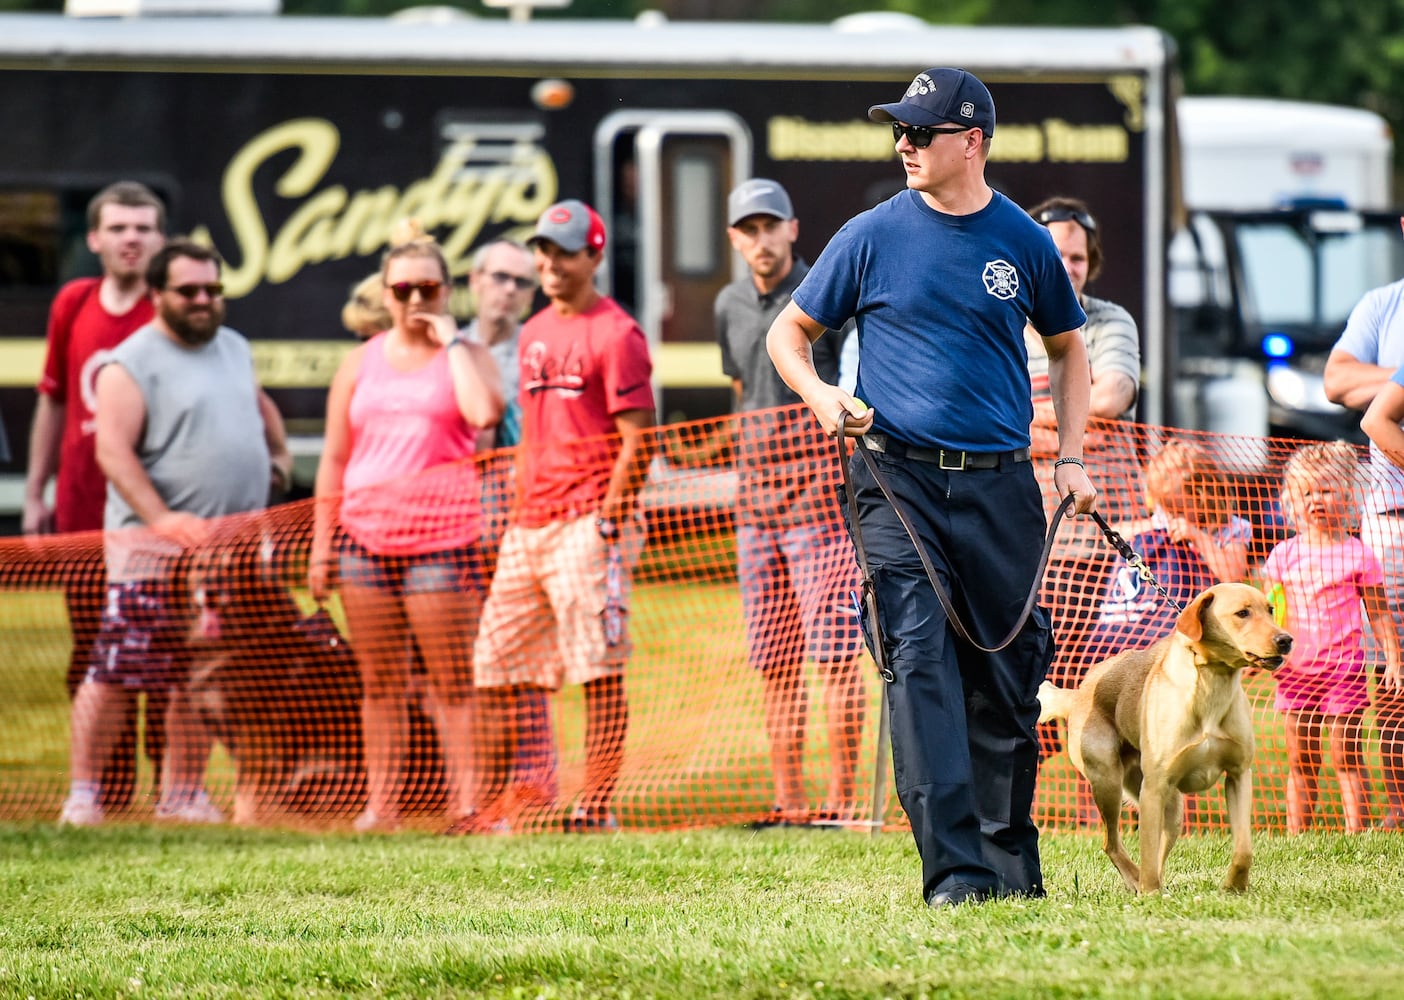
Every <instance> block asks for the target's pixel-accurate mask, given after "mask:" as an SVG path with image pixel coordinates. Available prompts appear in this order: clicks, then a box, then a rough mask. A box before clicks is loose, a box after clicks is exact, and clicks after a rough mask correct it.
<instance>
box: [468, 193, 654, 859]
mask: <svg viewBox="0 0 1404 1000" xmlns="http://www.w3.org/2000/svg"><path fill="white" fill-rule="evenodd" d="M527 242H528V244H529V245H530V246H531V247H532V253H533V257H534V260H535V263H536V269H537V272H538V273H539V274H540V276H541V290H542V292H544V293H545V294H546V296H547V297H548V298H549V299H550V304H549V305H548V306H547V307H546V308H545V309H542V310H541V311H540V312H539V313H537V314H536V315H535V316H533V317H532V318H531V319H529V320H527V322H526V324H525V325H524V326H523V327H522V331H521V337H520V344H521V347H520V353H519V364H520V369H521V379H520V382H519V390H518V396H519V399H520V401H521V407H522V437H521V446H520V447H519V448H518V449H517V499H516V505H515V507H514V508H513V511H512V517H511V525H510V526H509V527H508V529H507V532H506V534H505V535H504V536H503V539H502V549H501V552H500V554H499V557H498V563H497V572H496V574H495V575H494V577H493V581H492V587H491V589H490V590H489V592H488V597H487V602H486V604H485V605H484V607H483V614H482V619H481V623H480V626H479V629H478V639H477V643H476V646H475V649H474V656H473V660H474V678H475V682H476V683H477V685H478V686H479V687H480V688H483V689H484V690H485V694H486V692H489V691H490V692H491V694H486V697H487V698H490V699H492V701H491V702H489V707H488V708H487V709H486V711H487V712H488V713H490V714H491V715H493V716H494V717H495V718H494V721H493V722H491V723H489V724H488V725H486V726H484V727H483V729H484V730H485V731H483V732H480V733H479V740H480V744H481V750H482V756H483V760H484V762H485V767H484V770H483V781H484V787H483V790H482V792H483V794H481V795H480V796H479V798H478V801H479V802H480V803H483V804H484V805H487V804H488V802H489V800H490V798H491V797H492V796H494V795H496V794H497V793H499V792H500V791H501V789H502V787H503V784H504V783H505V780H506V773H507V771H508V770H509V767H510V762H511V760H512V757H513V747H512V743H513V737H512V735H511V733H512V730H513V728H514V727H513V726H512V725H511V720H510V717H509V714H508V713H509V712H510V709H511V706H512V704H513V696H514V694H516V693H517V692H520V691H521V690H523V689H530V688H539V689H545V690H551V691H554V690H557V689H558V688H560V686H561V684H562V683H570V684H582V685H584V688H585V727H586V728H585V787H584V789H583V791H582V792H581V797H580V800H579V802H578V804H577V806H576V808H575V810H574V811H573V812H572V813H571V814H570V815H569V816H568V817H567V819H566V824H565V828H566V830H568V831H586V830H602V829H607V828H610V827H612V826H614V825H615V820H614V817H613V815H612V813H611V812H610V803H611V802H612V800H613V797H614V790H615V786H616V785H617V784H618V782H619V774H620V770H621V767H622V765H623V761H624V737H625V734H626V732H627V730H628V712H629V709H628V701H627V699H626V698H625V694H624V664H625V663H626V662H627V661H628V658H629V651H630V644H629V636H628V630H627V628H626V627H625V624H624V616H625V608H626V607H627V601H628V589H629V581H628V570H627V566H628V564H629V561H630V560H629V559H628V558H627V557H626V553H632V552H636V551H637V549H638V547H639V545H640V543H641V532H639V531H638V530H636V528H635V525H634V517H633V515H634V513H635V499H636V495H637V493H638V490H639V487H640V486H642V485H643V479H644V474H645V472H646V470H647V466H648V457H649V456H648V451H649V449H648V445H647V442H646V440H645V437H646V435H645V433H644V432H645V431H646V429H647V428H649V427H650V426H652V424H653V413H654V405H653V385H652V375H653V365H652V362H651V361H650V359H649V354H648V343H647V341H646V340H645V338H644V334H643V331H642V330H640V329H639V326H638V324H637V323H635V322H634V320H633V319H632V318H631V317H630V316H629V314H628V313H626V312H625V311H624V310H623V309H622V308H621V307H620V306H619V305H618V304H617V303H616V302H615V301H614V300H613V299H610V298H608V297H606V296H603V295H601V294H600V293H599V292H598V291H596V289H595V286H594V278H595V272H596V270H598V268H599V266H600V260H601V254H602V253H603V250H604V243H605V230H604V224H603V223H602V222H601V221H600V218H599V216H598V215H596V214H595V212H594V210H593V209H591V208H590V207H589V206H588V205H585V204H584V203H582V202H579V201H575V200H570V201H563V202H560V203H558V204H556V205H552V206H551V207H550V208H548V209H547V210H546V211H545V213H543V214H542V216H541V218H540V220H539V221H538V222H537V225H536V231H535V233H534V234H533V235H532V237H531V239H530V240H528V241H527ZM494 818H495V817H493V816H492V815H491V814H490V810H485V815H484V816H482V817H481V818H480V825H482V826H486V825H487V824H490V823H491V822H492V820H493V819H494ZM461 832H474V831H473V830H472V829H465V830H463V831H461Z"/></svg>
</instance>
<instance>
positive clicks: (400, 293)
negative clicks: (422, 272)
mask: <svg viewBox="0 0 1404 1000" xmlns="http://www.w3.org/2000/svg"><path fill="white" fill-rule="evenodd" d="M443 287H444V283H443V282H442V281H397V282H395V283H394V284H393V285H390V286H389V288H390V294H391V295H393V296H395V300H396V301H397V302H408V301H409V300H410V295H411V294H412V293H414V292H418V293H419V297H420V298H421V299H423V300H425V301H428V300H429V299H432V298H435V297H436V296H437V295H438V294H439V289H441V288H443Z"/></svg>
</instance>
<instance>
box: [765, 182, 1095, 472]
mask: <svg viewBox="0 0 1404 1000" xmlns="http://www.w3.org/2000/svg"><path fill="white" fill-rule="evenodd" d="M793 301H794V302H795V304H796V305H798V306H799V307H800V309H802V310H804V312H805V314H806V315H808V316H809V317H810V318H811V319H813V320H815V321H816V322H818V323H820V324H822V325H824V326H826V327H828V328H829V329H831V330H837V329H839V328H841V327H842V326H843V325H844V323H845V322H847V321H848V319H849V318H850V317H853V318H854V319H856V321H857V325H858V345H859V347H858V349H859V353H860V355H861V356H862V359H863V361H862V366H861V368H860V371H859V378H858V387H857V392H856V393H855V395H857V396H858V397H859V398H861V399H862V400H863V401H864V402H866V403H868V404H869V405H870V406H872V407H874V408H875V409H876V410H877V413H876V416H875V420H874V429H875V430H878V431H882V432H884V433H887V434H890V435H892V436H893V437H896V438H898V439H900V440H902V441H906V442H908V443H909V444H914V445H919V446H924V447H940V448H954V449H961V450H966V451H977V452H991V451H1012V450H1014V449H1016V448H1024V447H1027V446H1028V444H1029V422H1030V421H1031V420H1032V419H1033V401H1032V398H1031V389H1030V385H1029V371H1028V355H1027V352H1026V350H1025V348H1024V325H1025V323H1026V322H1031V323H1032V324H1033V326H1034V329H1036V330H1038V331H1039V332H1040V333H1041V334H1043V335H1044V336H1053V335H1056V334H1060V333H1066V332H1068V331H1069V330H1076V329H1079V328H1080V327H1081V326H1082V325H1083V324H1084V323H1085V322H1086V321H1087V317H1086V316H1085V315H1084V314H1083V311H1082V307H1081V306H1079V305H1078V302H1077V296H1076V295H1075V294H1074V293H1073V288H1072V283H1071V282H1070V281H1069V280H1068V275H1067V271H1066V270H1064V268H1063V262H1062V258H1060V257H1059V255H1058V250H1057V247H1055V246H1054V244H1053V238H1052V237H1051V236H1050V235H1049V234H1048V230H1047V229H1046V228H1044V227H1043V226H1041V225H1039V224H1038V223H1037V222H1034V221H1033V219H1031V218H1029V216H1028V213H1026V212H1025V211H1024V210H1023V209H1021V208H1020V207H1019V206H1018V205H1016V204H1014V203H1013V202H1012V201H1010V200H1009V199H1008V198H1006V197H1004V195H1002V194H1000V193H998V192H995V194H994V197H993V198H992V199H991V201H990V203H989V204H988V205H986V206H985V207H984V208H983V209H981V210H980V211H978V212H975V213H973V214H971V215H945V214H943V213H941V212H937V211H935V210H934V209H932V208H931V207H930V206H928V205H927V204H926V202H925V201H923V200H922V198H921V196H920V195H919V194H918V193H917V192H915V191H903V192H900V193H899V194H897V195H895V196H893V197H892V198H890V199H888V200H887V201H885V202H883V203H882V204H880V205H877V206H875V207H874V208H871V209H869V210H868V211H866V212H864V213H862V214H861V215H858V216H855V217H854V218H852V219H850V220H849V221H848V222H847V223H846V224H845V225H844V227H843V228H842V229H840V230H839V231H838V232H837V233H836V234H835V235H834V238H833V239H832V240H830V241H829V245H828V246H827V247H825V249H824V252H823V253H822V254H820V255H819V259H818V260H817V261H815V263H814V266H813V267H812V268H811V269H810V272H809V274H808V275H806V276H805V279H804V281H803V282H802V283H801V284H800V287H799V288H797V289H796V290H795V293H794V296H793Z"/></svg>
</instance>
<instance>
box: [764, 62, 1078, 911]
mask: <svg viewBox="0 0 1404 1000" xmlns="http://www.w3.org/2000/svg"><path fill="white" fill-rule="evenodd" d="M868 117H869V118H870V119H872V120H873V121H877V122H884V123H890V124H891V127H892V135H893V138H894V140H895V141H896V152H897V155H898V157H899V158H900V160H901V164H902V169H903V171H904V172H905V174H906V178H907V190H906V191H902V192H900V193H899V194H897V195H895V196H893V197H892V198H890V199H889V200H887V201H885V202H883V203H882V204H880V205H878V206H876V207H875V208H872V209H870V210H869V211H867V212H864V213H862V214H861V215H858V216H856V217H855V218H853V219H851V220H849V222H848V223H847V224H846V225H845V226H844V227H843V228H842V229H841V230H840V231H839V232H838V233H837V234H836V235H835V236H834V238H833V239H832V240H831V241H830V242H829V245H828V246H827V247H826V248H825V249H824V252H823V253H822V254H821V255H820V256H819V259H818V260H817V261H815V263H814V267H813V269H812V270H810V272H809V274H808V275H806V276H805V280H804V281H803V283H801V285H800V287H799V288H797V289H795V293H794V296H793V297H792V300H791V302H790V304H789V305H788V306H786V307H785V310H784V312H782V313H781V315H780V317H779V318H778V319H777V320H776V321H775V324H774V325H773V326H772V327H771V330H770V335H769V348H770V356H771V357H772V358H773V359H774V361H775V365H776V367H777V368H778V369H779V371H780V375H781V376H782V377H783V378H784V379H785V382H786V383H787V384H788V385H790V386H791V387H792V388H793V389H794V390H795V391H796V392H798V393H799V394H800V395H801V396H803V397H804V400H805V402H806V403H808V404H809V406H810V408H811V409H812V410H813V411H814V413H815V414H816V415H817V416H818V418H819V420H820V422H821V423H822V424H823V425H824V428H825V430H827V431H829V432H830V433H834V432H835V431H836V429H837V426H838V421H839V417H840V415H841V414H846V415H847V416H848V418H849V419H848V421H847V424H846V430H847V433H849V434H851V435H863V437H864V447H866V448H867V449H868V451H869V452H870V453H876V454H870V456H869V457H871V458H872V459H873V461H874V464H875V465H876V466H877V467H878V468H879V469H880V470H882V472H883V473H884V475H883V480H884V481H885V483H886V485H887V487H888V488H889V489H891V491H892V494H893V496H894V497H895V498H896V504H895V505H894V503H892V502H889V501H888V499H887V498H886V496H885V495H884V494H883V492H882V486H880V485H879V482H878V480H877V478H876V477H875V476H874V475H873V474H872V473H871V472H870V471H869V469H868V465H867V463H866V462H864V461H862V460H861V459H862V456H859V455H855V456H854V461H853V463H852V466H851V472H852V484H853V490H854V500H855V503H856V509H857V517H858V523H857V524H850V525H849V528H850V530H851V531H854V532H855V533H857V532H859V531H861V535H860V536H856V537H861V540H862V542H863V543H864V545H865V547H866V559H865V560H864V569H865V571H867V572H868V573H869V574H870V575H871V580H872V587H873V592H874V594H875V596H876V599H877V601H876V603H877V609H878V614H879V615H880V617H881V622H880V623H879V622H876V621H872V620H870V619H867V618H865V620H864V628H865V631H866V634H867V637H868V641H869V644H870V645H872V646H873V647H874V649H875V650H876V651H877V652H879V653H881V652H884V651H885V654H886V655H885V665H886V668H887V671H888V673H887V674H886V676H887V677H888V682H887V684H888V686H887V696H888V702H889V713H890V719H891V723H892V756H893V761H894V764H895V767H894V772H895V776H896V779H897V793H898V795H899V796H900V798H901V800H902V807H903V809H904V810H905V811H906V814H907V817H908V819H909V820H910V822H911V825H912V834H913V836H914V838H915V840H916V843H917V848H918V851H919V853H920V855H921V862H922V893H923V896H924V898H925V899H926V902H927V903H928V905H930V906H933V907H949V906H960V905H966V904H971V903H979V902H983V901H984V900H987V899H992V898H994V897H997V896H1006V895H1030V896H1040V895H1043V892H1044V889H1043V873H1042V868H1041V866H1040V863H1039V857H1038V828H1037V827H1036V826H1035V825H1034V823H1033V820H1032V818H1031V816H1030V810H1031V807H1032V803H1033V794H1034V785H1035V779H1036V777H1037V771H1038V752H1039V749H1038V737H1037V734H1036V731H1035V726H1036V723H1037V721H1038V700H1037V697H1036V695H1037V691H1038V685H1039V682H1040V681H1041V680H1042V679H1043V676H1044V674H1045V672H1046V671H1047V668H1048V665H1049V662H1050V661H1051V659H1052V654H1053V645H1052V636H1051V634H1050V627H1049V620H1048V614H1047V612H1046V611H1045V610H1044V609H1042V608H1037V607H1036V608H1034V609H1033V613H1032V614H1031V615H1030V616H1029V618H1028V619H1027V620H1026V621H1025V622H1024V623H1023V625H1022V627H1021V628H1020V629H1019V631H1018V633H1017V634H1016V635H1015V636H1014V637H1013V639H1012V641H1011V642H1010V643H1009V644H1008V645H1007V646H1005V647H1004V648H1002V649H993V648H991V647H992V646H994V645H995V644H997V643H999V642H1000V639H1001V637H1002V636H1004V635H1006V634H1008V633H1009V632H1010V630H1011V629H1012V628H1013V627H1014V625H1015V623H1016V620H1017V618H1018V615H1019V609H1020V608H1022V607H1023V606H1024V602H1025V600H1026V599H1027V597H1028V595H1029V593H1030V591H1031V590H1033V589H1034V588H1036V587H1037V586H1038V580H1037V579H1036V574H1037V569H1038V562H1039V556H1040V552H1041V550H1042V547H1043V536H1044V533H1045V531H1046V530H1047V522H1046V520H1045V517H1044V511H1043V504H1042V499H1041V496H1040V492H1039V487H1038V482H1037V480H1036V479H1035V478H1034V471H1033V465H1032V463H1031V462H1030V457H1029V422H1030V421H1031V420H1032V418H1033V402H1032V399H1031V397H1030V393H1029V375H1028V369H1027V367H1026V364H1027V362H1026V358H1025V352H1024V324H1025V321H1026V319H1027V321H1028V322H1029V323H1031V324H1032V325H1033V327H1034V329H1035V330H1037V331H1038V333H1039V334H1040V335H1041V336H1042V337H1043V342H1044V345H1045V347H1046V348H1047V350H1048V358H1049V380H1050V384H1051V389H1052V398H1053V406H1054V410H1055V412H1056V414H1057V418H1058V437H1059V449H1058V454H1059V456H1060V457H1059V458H1058V460H1057V461H1056V463H1055V467H1054V470H1053V480H1054V484H1055V487H1056V489H1057V492H1058V494H1059V495H1060V496H1067V495H1069V494H1071V495H1072V496H1073V498H1074V500H1075V503H1076V509H1077V511H1078V512H1079V513H1086V512H1088V511H1090V510H1091V509H1092V507H1093V505H1094V504H1095V502H1096V499H1097V492H1096V490H1095V489H1093V487H1092V484H1091V482H1090V481H1089V480H1088V478H1087V473H1086V471H1085V469H1084V468H1083V466H1082V439H1083V433H1084V430H1085V428H1086V424H1087V411H1088V397H1089V394H1090V391H1091V378H1090V374H1089V365H1088V362H1087V351H1086V348H1085V346H1084V345H1083V342H1082V335H1081V333H1079V332H1078V331H1079V330H1080V328H1081V327H1082V325H1083V323H1084V322H1085V321H1086V317H1085V316H1084V315H1083V311H1082V309H1081V307H1080V306H1079V305H1078V301H1077V296H1076V294H1075V293H1074V291H1073V287H1072V284H1071V282H1070V281H1069V280H1068V275H1067V271H1066V270H1065V269H1064V267H1063V262H1062V260H1061V258H1060V257H1059V255H1058V250H1057V247H1055V246H1054V245H1053V240H1052V238H1051V237H1050V236H1049V234H1048V230H1046V229H1045V228H1043V227H1042V226H1040V225H1039V224H1038V223H1037V222H1035V221H1034V220H1033V219H1031V218H1030V217H1029V216H1028V214H1027V213H1026V212H1024V210H1023V209H1022V208H1020V207H1019V206H1018V205H1016V204H1014V203H1013V202H1011V201H1010V200H1009V199H1007V198H1005V197H1004V196H1003V195H1002V194H999V193H998V192H996V191H994V190H993V189H991V188H990V186H989V185H988V184H987V183H986V181H985V161H986V159H987V157H988V156H989V150H990V141H991V137H992V136H993V134H994V128H995V109H994V101H993V99H992V98H991V97H990V93H989V91H988V90H986V89H985V85H984V84H983V83H981V82H980V81H979V80H978V79H976V78H975V76H974V75H972V74H970V73H968V72H966V71H964V70H959V69H946V68H938V69H930V70H927V71H926V72H924V73H920V74H918V75H917V77H916V79H914V80H913V81H912V82H911V84H910V85H909V86H908V87H907V90H906V92H905V93H904V94H903V95H902V98H901V99H900V100H898V101H896V102H894V103H892V104H879V105H876V106H874V107H872V108H871V109H869V111H868ZM851 316H855V317H857V322H858V332H859V335H860V336H861V338H862V365H861V368H860V369H859V372H858V385H857V394H858V396H861V397H862V399H863V400H865V401H866V403H860V402H859V401H858V399H856V398H855V397H854V396H853V395H850V394H849V393H847V392H845V391H844V390H843V389H841V388H839V387H838V386H836V385H832V384H831V383H830V382H829V381H828V380H826V379H825V378H824V377H823V376H822V375H821V374H820V372H819V371H818V369H817V368H816V365H815V362H814V353H813V349H812V348H811V343H812V342H814V341H817V340H818V339H819V338H820V337H821V336H822V335H823V334H824V333H825V331H826V330H830V329H836V328H838V327H839V326H841V325H842V324H843V323H844V322H845V321H847V319H848V318H849V317H851ZM870 407H871V408H870ZM897 507H900V511H901V515H902V516H901V517H899V515H898V510H897ZM902 518H905V519H906V521H907V523H908V524H910V527H911V530H912V531H913V532H914V536H915V537H916V538H919V539H920V540H921V545H920V548H921V549H922V550H924V551H925V553H926V555H928V556H929V557H930V560H931V562H932V564H933V568H934V573H933V574H931V576H928V571H927V568H926V567H925V566H924V565H923V564H922V561H921V553H920V552H919V551H918V547H917V546H916V545H913V543H912V541H911V539H910V538H909V537H908V534H907V531H908V526H907V524H904V523H903V520H902ZM860 551H863V549H861V548H860ZM937 582H939V585H940V586H941V587H942V588H943V589H944V590H948V591H949V592H950V599H951V606H952V607H953V608H954V610H955V613H956V616H957V617H958V618H959V619H960V621H961V622H962V623H963V624H964V626H965V628H966V631H965V632H964V633H961V632H958V631H957V629H956V628H955V626H954V622H953V620H952V619H951V618H949V617H948V616H947V612H946V609H945V605H944V604H943V603H942V601H941V599H940V598H939V597H938V595H937V593H936V590H935V586H936V584H937ZM879 643H880V645H876V644H879Z"/></svg>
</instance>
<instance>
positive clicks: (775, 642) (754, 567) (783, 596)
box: [736, 525, 863, 672]
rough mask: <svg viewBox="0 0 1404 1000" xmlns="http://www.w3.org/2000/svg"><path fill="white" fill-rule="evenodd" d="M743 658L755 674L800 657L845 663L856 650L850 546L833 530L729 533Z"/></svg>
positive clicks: (855, 584)
mask: <svg viewBox="0 0 1404 1000" xmlns="http://www.w3.org/2000/svg"><path fill="white" fill-rule="evenodd" d="M736 552H737V570H738V574H739V577H740V586H741V606H742V611H743V612H744V615H745V620H746V647H747V659H748V660H749V662H750V664H751V666H752V667H753V668H754V669H756V670H759V671H761V672H765V671H768V670H773V669H776V668H777V667H782V666H789V665H791V664H794V663H798V662H800V661H802V660H804V659H806V658H808V659H811V660H814V661H816V662H818V663H846V662H848V661H849V660H853V659H855V658H857V656H858V654H859V653H861V652H862V651H863V633H862V631H861V630H860V628H859V622H858V607H857V594H858V591H859V588H860V585H861V578H860V576H859V573H858V563H857V561H856V558H855V556H854V554H853V544H852V542H850V541H849V538H848V536H847V535H846V534H844V531H843V529H842V528H841V527H839V526H837V525H834V526H827V525H804V526H801V527H794V528H786V529H779V530H770V529H766V528H757V527H750V526H742V527H739V528H737V529H736Z"/></svg>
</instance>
